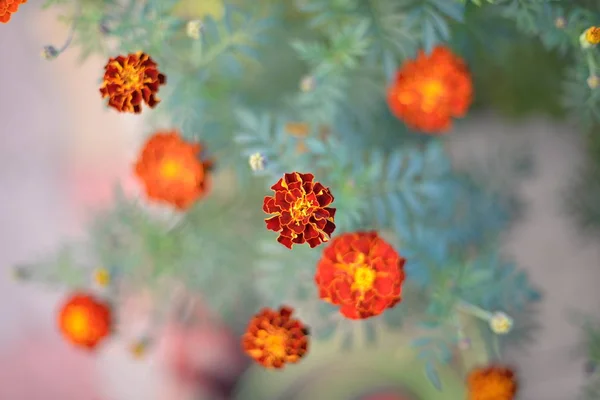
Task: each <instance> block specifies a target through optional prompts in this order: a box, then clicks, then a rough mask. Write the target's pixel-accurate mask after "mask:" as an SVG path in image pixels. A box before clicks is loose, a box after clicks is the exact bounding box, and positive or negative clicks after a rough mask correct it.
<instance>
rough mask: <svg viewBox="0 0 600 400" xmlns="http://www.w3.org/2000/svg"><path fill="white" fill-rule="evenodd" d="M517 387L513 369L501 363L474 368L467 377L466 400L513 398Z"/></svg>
mask: <svg viewBox="0 0 600 400" xmlns="http://www.w3.org/2000/svg"><path fill="white" fill-rule="evenodd" d="M517 389H518V384H517V380H516V375H515V373H514V371H513V370H512V369H510V368H507V367H504V366H501V365H491V366H487V367H483V368H476V369H474V370H472V371H471V372H470V373H469V375H468V377H467V390H468V400H514V398H515V396H516V394H517Z"/></svg>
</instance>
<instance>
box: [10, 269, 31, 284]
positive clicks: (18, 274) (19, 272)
mask: <svg viewBox="0 0 600 400" xmlns="http://www.w3.org/2000/svg"><path fill="white" fill-rule="evenodd" d="M11 275H12V278H13V279H14V280H16V281H24V280H27V279H29V278H31V275H32V274H31V268H30V267H27V266H25V265H15V266H14V267H13V268H12V269H11Z"/></svg>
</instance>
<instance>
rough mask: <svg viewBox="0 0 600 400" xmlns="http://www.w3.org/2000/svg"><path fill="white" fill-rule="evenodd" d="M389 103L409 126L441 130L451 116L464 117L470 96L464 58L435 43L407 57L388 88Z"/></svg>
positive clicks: (433, 132)
mask: <svg viewBox="0 0 600 400" xmlns="http://www.w3.org/2000/svg"><path fill="white" fill-rule="evenodd" d="M387 99H388V105H389V107H390V109H391V111H392V113H394V115H396V116H397V117H398V118H399V119H401V120H402V121H404V123H406V125H408V126H409V127H410V128H411V129H414V130H418V131H422V132H426V133H431V134H441V133H443V132H444V131H446V130H448V129H450V128H451V126H452V118H457V117H463V116H465V114H466V113H467V111H468V109H469V106H470V105H471V102H472V99H473V84H472V81H471V74H470V73H469V71H468V70H467V66H466V64H465V63H464V61H463V60H462V59H461V58H459V57H457V56H456V55H454V54H453V53H452V52H451V51H450V50H449V49H447V48H445V47H441V46H438V47H436V48H434V49H433V52H432V53H431V54H430V55H426V54H425V53H423V52H422V51H420V52H419V55H418V56H417V58H416V59H415V60H409V61H406V62H405V63H404V64H403V65H402V67H401V68H400V70H399V71H398V74H397V76H396V80H395V81H394V82H393V83H392V85H391V86H390V88H389V89H388V95H387Z"/></svg>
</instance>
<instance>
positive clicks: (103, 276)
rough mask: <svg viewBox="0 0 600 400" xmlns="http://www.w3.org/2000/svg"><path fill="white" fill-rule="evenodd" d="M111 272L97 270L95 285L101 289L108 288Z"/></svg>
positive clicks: (95, 272) (104, 269) (101, 269)
mask: <svg viewBox="0 0 600 400" xmlns="http://www.w3.org/2000/svg"><path fill="white" fill-rule="evenodd" d="M110 281H111V276H110V272H109V271H108V269H106V268H96V270H94V283H96V285H98V286H100V287H106V286H108V285H109V284H110Z"/></svg>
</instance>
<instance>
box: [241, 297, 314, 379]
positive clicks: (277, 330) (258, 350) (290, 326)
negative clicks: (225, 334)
mask: <svg viewBox="0 0 600 400" xmlns="http://www.w3.org/2000/svg"><path fill="white" fill-rule="evenodd" d="M293 312H294V310H293V309H292V308H290V307H286V306H284V307H281V308H280V309H279V310H278V311H275V310H273V309H270V308H263V309H262V310H261V311H260V312H259V313H258V314H256V315H255V316H254V317H253V318H252V320H251V321H250V323H249V324H248V328H247V329H246V333H245V334H244V336H243V337H242V347H243V349H244V351H245V352H246V354H248V355H249V356H250V357H252V358H253V359H254V360H255V361H256V362H257V363H259V364H261V365H262V366H263V367H265V368H277V369H280V368H283V367H284V366H285V364H295V363H297V362H298V361H300V359H301V358H302V357H304V356H305V355H306V353H307V352H308V336H309V331H308V328H307V327H306V326H305V325H304V324H303V323H302V322H300V321H299V320H297V319H294V318H292V313H293Z"/></svg>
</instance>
